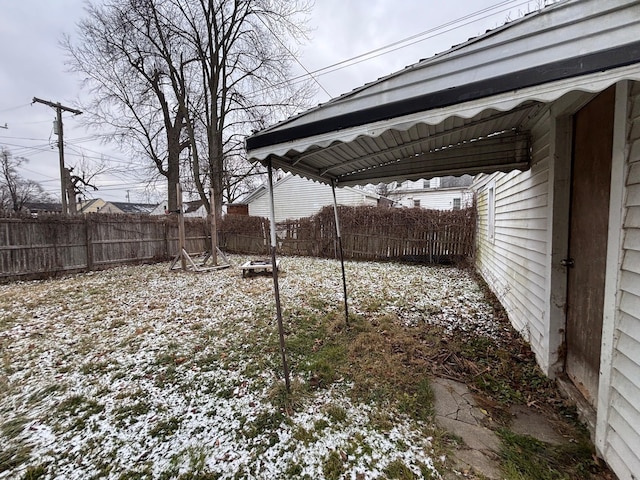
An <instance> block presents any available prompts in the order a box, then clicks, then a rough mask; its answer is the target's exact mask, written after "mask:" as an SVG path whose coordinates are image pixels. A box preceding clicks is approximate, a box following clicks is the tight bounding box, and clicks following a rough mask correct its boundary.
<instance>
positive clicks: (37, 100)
mask: <svg viewBox="0 0 640 480" xmlns="http://www.w3.org/2000/svg"><path fill="white" fill-rule="evenodd" d="M31 103H42V104H43V105H47V106H49V107H51V108H55V109H58V108H59V109H60V110H64V111H65V112H70V113H73V114H74V115H80V114H81V113H82V112H81V111H80V110H76V109H75V108H71V107H65V106H64V105H61V104H60V102H58V103H54V102H49V101H47V100H42V99H41V98H38V97H33V101H32V102H31Z"/></svg>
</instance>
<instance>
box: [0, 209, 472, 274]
mask: <svg viewBox="0 0 640 480" xmlns="http://www.w3.org/2000/svg"><path fill="white" fill-rule="evenodd" d="M339 208H340V211H339V215H340V223H341V228H342V244H343V251H344V257H345V258H347V259H361V260H381V259H401V260H420V261H426V262H441V261H443V260H444V259H452V258H460V257H468V256H471V255H473V254H474V248H475V245H474V242H475V228H476V227H475V225H476V220H475V218H476V217H475V208H470V209H467V210H458V211H453V212H451V211H449V212H440V211H435V210H421V209H409V210H396V209H382V208H372V207H339ZM218 227H219V231H218V245H220V248H221V249H223V250H226V251H228V252H230V253H245V254H251V255H266V254H267V253H268V252H269V249H270V243H271V242H270V234H269V221H268V220H267V219H265V218H259V217H248V216H239V215H227V216H225V217H224V218H223V219H222V220H221V221H220V222H218ZM276 230H277V236H278V250H279V252H280V253H281V254H286V255H302V256H316V257H325V258H336V257H337V242H336V233H335V217H334V214H333V209H332V208H325V209H324V210H322V211H321V212H320V213H319V214H317V215H315V216H313V217H310V218H306V219H299V220H295V221H286V222H282V223H279V224H278V225H277V227H276ZM185 232H186V244H185V245H186V249H187V251H188V252H189V253H190V254H198V253H203V252H205V251H208V250H209V248H210V245H211V241H210V237H209V235H210V233H209V232H210V230H209V226H208V224H207V221H206V219H193V218H187V219H185ZM177 250H178V224H177V218H175V217H173V216H161V217H149V216H143V215H106V214H90V215H86V216H75V217H64V216H55V215H52V216H49V217H42V218H35V219H34V218H30V217H27V218H1V217H0V281H7V280H13V279H20V278H41V277H45V276H50V275H55V274H57V273H61V272H69V271H86V270H91V269H93V268H105V267H108V266H115V265H120V264H126V263H132V262H154V261H163V260H168V259H171V258H173V257H174V256H175V255H176V254H177Z"/></svg>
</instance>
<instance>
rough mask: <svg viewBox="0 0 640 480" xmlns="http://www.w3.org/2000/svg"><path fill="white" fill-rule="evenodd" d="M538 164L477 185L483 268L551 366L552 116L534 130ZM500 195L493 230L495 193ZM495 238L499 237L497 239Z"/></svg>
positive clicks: (516, 323)
mask: <svg viewBox="0 0 640 480" xmlns="http://www.w3.org/2000/svg"><path fill="white" fill-rule="evenodd" d="M532 149H533V150H532V158H533V165H532V168H531V169H530V170H527V171H525V172H519V171H514V172H511V173H508V174H504V173H498V174H494V175H492V176H491V177H490V178H484V179H483V178H481V179H480V180H477V181H476V185H477V186H476V188H477V189H478V190H477V193H476V195H477V202H478V217H479V218H478V236H477V238H478V250H477V256H476V264H477V267H478V269H479V271H480V273H481V274H482V276H483V277H484V278H485V280H486V281H487V283H488V284H489V286H490V287H491V289H492V290H493V292H494V293H495V294H496V296H497V297H498V298H499V299H500V301H501V303H502V305H503V306H504V308H505V310H506V311H507V314H508V316H509V319H510V320H511V322H512V324H513V325H514V326H515V327H516V328H517V329H518V330H519V331H520V332H521V333H522V334H523V336H524V337H525V338H526V339H527V340H528V341H529V342H530V343H531V347H532V349H533V351H534V352H535V353H536V356H537V358H538V362H539V363H540V364H541V366H542V367H543V369H546V368H547V367H548V365H547V363H548V358H549V352H548V337H547V331H548V328H547V326H546V325H545V312H546V309H547V307H548V298H549V292H547V291H546V281H545V279H546V278H547V275H548V272H547V263H548V262H547V252H548V250H549V245H548V232H547V230H548V224H549V208H548V203H549V197H548V195H549V168H548V167H549V158H548V152H549V116H548V113H545V114H543V115H542V117H541V118H540V119H539V121H538V122H537V123H536V125H535V126H534V127H533V129H532ZM491 187H494V190H493V192H494V193H493V195H495V209H494V212H493V216H494V219H493V220H494V224H495V226H494V231H493V232H492V231H491V225H490V223H489V222H490V213H491V211H490V210H491V209H490V206H489V201H490V199H489V197H490V195H491V194H490V189H491ZM492 233H493V235H492Z"/></svg>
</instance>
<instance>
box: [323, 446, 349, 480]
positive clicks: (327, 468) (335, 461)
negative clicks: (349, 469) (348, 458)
mask: <svg viewBox="0 0 640 480" xmlns="http://www.w3.org/2000/svg"><path fill="white" fill-rule="evenodd" d="M344 471H345V468H344V462H343V461H342V457H341V456H340V454H339V453H338V452H336V451H332V452H331V453H330V454H329V456H328V457H327V458H325V460H324V462H322V473H324V477H325V478H326V479H327V480H339V479H341V478H342V475H343V474H344Z"/></svg>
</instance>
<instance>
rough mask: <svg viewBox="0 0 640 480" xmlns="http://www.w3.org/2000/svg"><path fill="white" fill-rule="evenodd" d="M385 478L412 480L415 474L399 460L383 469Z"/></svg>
mask: <svg viewBox="0 0 640 480" xmlns="http://www.w3.org/2000/svg"><path fill="white" fill-rule="evenodd" d="M384 473H385V474H386V475H387V478H395V479H398V480H414V479H415V478H416V476H415V474H414V473H413V472H412V471H411V470H410V469H409V467H407V466H406V465H405V464H404V463H402V461H401V460H394V461H393V462H391V463H389V465H387V468H385V469H384Z"/></svg>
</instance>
